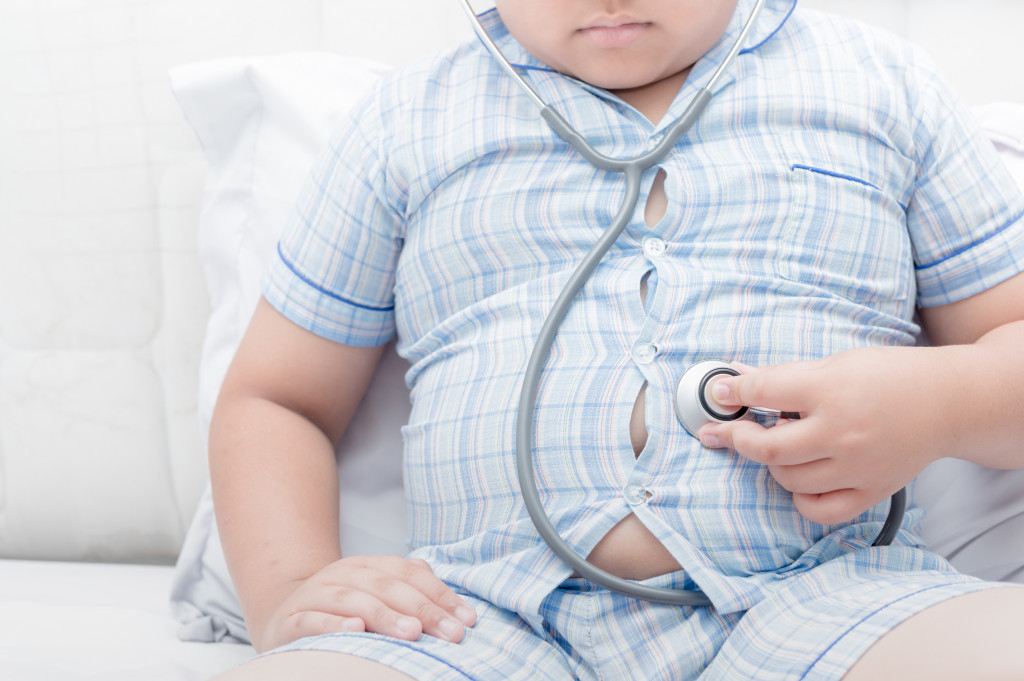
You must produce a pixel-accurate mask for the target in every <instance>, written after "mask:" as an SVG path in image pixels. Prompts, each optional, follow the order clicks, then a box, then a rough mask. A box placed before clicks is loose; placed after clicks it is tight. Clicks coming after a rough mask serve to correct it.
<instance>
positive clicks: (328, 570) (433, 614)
mask: <svg viewBox="0 0 1024 681" xmlns="http://www.w3.org/2000/svg"><path fill="white" fill-rule="evenodd" d="M475 623H476V612H475V611H474V610H473V609H472V608H470V607H469V606H468V605H466V603H465V602H464V601H463V600H462V599H461V598H460V597H459V596H458V595H456V594H455V592H454V591H452V590H451V589H449V588H448V586H447V585H445V584H444V582H442V581H441V580H440V579H438V578H437V577H435V576H434V573H433V572H432V571H431V570H430V566H429V565H427V563H426V562H425V561H422V560H406V559H404V558H397V557H394V556H354V557H351V558H342V559H341V560H338V561H335V562H333V563H331V564H330V565H327V566H326V567H324V568H323V569H322V570H320V571H319V572H317V573H316V574H314V575H313V576H312V577H309V578H308V579H306V580H304V581H301V582H297V583H294V584H293V585H292V590H291V591H290V592H289V593H288V595H287V596H286V597H285V598H284V600H282V601H281V603H280V604H279V605H278V606H277V608H276V609H275V610H274V611H273V613H272V614H271V616H270V618H269V620H268V621H267V622H266V623H265V624H264V626H263V631H262V634H263V635H262V636H260V637H259V640H260V649H261V650H269V649H271V648H276V647H278V646H280V645H284V644H285V643H289V642H291V641H295V640H298V639H300V638H303V637H305V636H316V635H320V634H326V633H332V632H340V631H368V632H375V633H378V634H385V635H387V636H393V637H395V638H401V639H405V640H409V641H414V640H416V639H417V638H419V636H420V634H427V635H429V636H435V637H437V638H440V639H444V640H446V641H451V642H453V643H457V642H459V641H461V640H462V636H463V634H464V632H465V627H471V626H473V625H474V624H475ZM254 640H255V637H254Z"/></svg>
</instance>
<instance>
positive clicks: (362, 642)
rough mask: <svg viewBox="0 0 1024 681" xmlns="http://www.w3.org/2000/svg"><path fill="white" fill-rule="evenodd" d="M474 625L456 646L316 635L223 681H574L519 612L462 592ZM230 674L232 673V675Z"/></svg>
mask: <svg viewBox="0 0 1024 681" xmlns="http://www.w3.org/2000/svg"><path fill="white" fill-rule="evenodd" d="M463 600H465V602H466V603H468V604H469V605H470V606H471V607H473V608H474V609H475V610H476V611H477V623H476V625H475V626H473V627H470V628H467V629H466V633H465V636H464V637H463V639H462V641H461V642H459V643H450V642H448V641H442V640H440V639H437V638H434V637H432V636H426V635H423V636H420V637H419V639H417V640H415V641H404V640H399V639H396V638H391V637H389V636H381V635H378V634H368V633H337V634H325V635H322V636H311V637H308V638H304V639H300V640H298V641H294V642H292V643H289V644H287V645H285V646H282V647H281V648H278V649H276V650H274V651H271V652H270V653H268V654H266V655H263V656H261V657H259V658H256V659H255V660H253V661H252V662H249V663H246V664H244V665H242V666H241V667H239V668H238V669H237V670H236V671H234V672H231V673H230V674H228V675H226V676H224V677H223V678H221V679H218V681H262V680H263V679H271V678H273V679H292V678H296V679H307V678H308V679H314V680H315V679H319V678H325V679H327V678H329V679H346V680H348V679H352V680H353V681H361V680H362V679H372V680H373V681H376V680H378V679H381V680H385V681H391V680H392V679H394V680H395V681H398V680H399V679H400V680H402V681H409V679H417V680H419V681H427V680H429V681H467V679H474V680H477V681H571V680H572V679H573V678H574V674H573V672H572V670H571V668H570V666H569V664H568V662H567V660H566V659H565V657H564V656H563V655H562V653H561V651H560V649H559V648H558V646H557V645H554V644H553V643H552V641H551V640H550V638H549V637H547V636H538V634H537V633H536V632H535V631H534V630H533V628H531V627H530V626H529V625H528V624H527V623H526V622H525V621H523V620H522V619H521V618H520V617H519V616H518V615H516V614H515V613H512V612H509V611H507V610H504V609H502V608H498V607H496V606H494V605H492V604H490V603H488V602H486V601H482V600H479V599H476V598H473V597H472V596H469V595H465V594H464V595H463ZM232 674H233V675H232Z"/></svg>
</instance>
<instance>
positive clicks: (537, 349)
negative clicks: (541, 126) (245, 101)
mask: <svg viewBox="0 0 1024 681" xmlns="http://www.w3.org/2000/svg"><path fill="white" fill-rule="evenodd" d="M765 2H766V0H757V2H756V4H755V5H754V8H753V9H752V10H751V12H750V16H749V17H748V18H747V21H746V23H745V24H744V25H743V28H742V29H741V30H740V34H739V36H738V37H737V38H736V41H735V43H734V44H733V46H732V48H731V49H730V51H729V53H728V54H727V55H726V57H725V59H724V60H723V61H722V63H721V64H720V65H719V67H718V69H717V70H716V71H715V73H714V74H713V75H712V77H711V79H710V80H709V81H708V83H707V84H706V85H705V86H704V87H702V88H701V89H700V90H699V91H698V92H697V94H696V95H694V98H693V100H692V101H691V102H690V104H689V105H688V106H687V107H686V110H685V111H684V112H683V114H682V116H680V117H679V119H678V120H677V121H676V122H675V123H673V124H672V125H671V126H670V127H669V129H668V130H667V131H666V133H665V136H664V138H663V139H662V140H661V141H660V142H659V143H658V144H657V145H655V147H654V148H653V149H651V150H650V151H648V152H646V153H644V154H641V155H640V156H637V157H635V158H631V159H617V158H612V157H609V156H606V155H605V154H602V153H600V152H598V151H597V150H596V149H594V147H593V146H591V145H590V143H589V142H587V140H586V139H585V138H584V137H583V136H582V135H580V134H579V133H578V132H577V131H576V130H575V129H573V127H572V126H571V125H569V123H568V122H567V121H566V120H565V118H563V117H562V116H561V114H559V113H558V111H556V110H555V109H554V108H553V107H552V106H551V105H549V104H547V103H545V102H544V100H543V99H541V97H540V96H539V95H538V94H537V93H536V91H534V89H533V88H532V87H531V86H530V84H529V83H527V82H526V80H525V79H524V78H523V77H522V76H521V75H520V74H519V73H518V71H517V70H516V68H515V67H514V66H513V65H512V64H511V63H509V61H508V59H506V58H505V55H504V54H502V52H501V50H500V49H499V48H498V46H497V45H496V44H495V42H494V41H493V40H492V39H491V37H490V35H488V33H487V31H486V30H485V29H484V28H483V26H482V25H481V24H480V21H479V19H478V18H477V16H476V13H475V12H474V11H473V8H472V6H471V4H470V2H469V0H461V4H462V6H463V9H464V10H465V12H466V15H467V16H468V18H469V20H470V23H471V24H472V26H473V30H474V31H475V32H476V34H477V36H478V37H479V38H480V40H481V42H482V43H483V45H484V47H485V48H486V49H487V50H488V51H489V52H490V53H491V55H492V56H493V57H494V58H495V59H496V60H497V62H498V64H499V65H500V66H501V68H502V69H503V70H504V71H505V72H506V73H507V74H508V75H509V76H510V77H511V78H512V79H513V81H515V82H516V84H517V85H518V86H519V87H520V88H521V89H522V91H523V92H524V93H525V94H526V95H527V96H528V97H530V99H531V100H533V102H534V103H535V104H536V105H537V106H538V108H539V109H540V115H541V117H542V118H543V119H544V121H545V122H546V123H547V124H548V125H549V126H550V127H551V129H552V130H553V131H554V132H555V133H556V134H557V135H558V136H559V137H561V138H562V139H563V140H564V141H566V142H567V143H569V144H570V145H571V146H572V147H573V148H574V149H576V151H577V152H579V154H580V155H581V156H583V157H584V158H585V159H586V160H587V161H588V162H589V163H591V164H592V165H594V166H595V167H597V168H599V169H602V170H608V171H611V172H619V173H622V174H623V175H624V177H625V184H626V187H625V191H624V195H623V199H622V205H621V206H620V208H619V211H618V213H617V214H616V215H615V218H614V219H613V220H612V223H611V224H610V225H609V226H608V227H607V228H606V229H605V231H604V233H602V235H601V236H600V238H599V239H598V241H597V242H596V243H595V244H594V246H593V247H592V248H591V249H590V251H589V252H588V253H587V254H586V255H585V256H584V257H583V260H582V261H581V262H580V264H579V265H578V266H577V268H576V270H575V271H573V273H572V274H571V275H570V277H569V280H568V281H567V282H566V284H565V287H564V288H563V289H562V291H561V293H559V295H558V297H557V299H556V300H555V303H554V305H553V306H552V308H551V311H550V312H549V313H548V316H547V318H546V319H545V320H544V323H543V325H542V326H541V330H540V333H539V335H538V338H537V341H536V343H535V344H534V347H533V351H532V353H531V355H530V358H529V361H528V363H527V368H526V373H525V375H524V378H523V387H522V392H521V393H520V398H519V408H518V413H517V416H516V472H517V475H518V478H519V485H520V488H521V491H522V495H523V503H524V505H525V506H526V510H527V513H528V514H529V516H530V519H531V520H532V521H533V524H534V526H535V527H536V528H537V532H538V533H539V534H540V536H541V538H542V539H543V540H544V541H545V542H546V543H547V544H548V546H549V547H550V548H551V550H552V551H553V552H554V553H555V555H557V556H558V557H559V558H560V559H561V560H562V561H563V562H564V563H565V564H566V565H568V566H569V567H570V568H572V569H573V570H574V571H575V572H576V573H577V574H579V575H580V576H581V577H583V578H585V579H587V580H589V581H591V582H593V583H594V584H597V585H599V586H603V587H605V588H607V589H611V590H612V591H617V592H619V593H623V594H626V595H628V596H632V597H634V598H639V599H642V600H647V601H654V602H658V603H668V604H674V605H683V606H691V607H696V606H708V605H711V600H710V599H709V598H708V597H707V595H706V594H704V592H702V591H687V590H683V589H668V588H661V587H651V586H647V585H644V584H640V583H638V582H634V581H631V580H627V579H623V578H621V577H618V576H617V575H614V574H612V573H610V572H607V571H606V570H602V569H601V568H599V567H597V566H596V565H593V564H591V563H590V562H589V561H587V560H586V558H584V557H583V556H582V555H580V554H579V553H577V552H576V551H575V550H574V549H573V548H572V547H571V546H569V545H568V544H567V543H566V542H565V540H563V539H562V537H561V535H560V534H559V533H558V531H557V530H556V529H555V527H554V525H553V524H552V523H551V520H550V519H549V518H548V516H547V512H546V511H545V510H544V506H543V504H542V503H541V500H540V495H539V493H538V490H537V483H536V480H535V477H534V470H533V467H534V464H533V421H534V412H535V410H536V407H537V393H538V389H539V387H540V379H541V374H542V373H543V370H544V364H545V362H546V361H547V357H548V354H549V352H550V350H551V346H552V344H553V343H554V338H555V334H556V333H557V331H558V328H559V326H561V323H562V321H563V320H564V319H565V316H566V314H567V313H568V310H569V307H570V306H571V304H572V301H573V300H574V299H575V298H576V295H577V294H578V293H579V292H580V290H581V289H582V288H583V286H584V284H585V283H586V281H587V279H589V278H590V275H591V274H592V273H593V271H594V270H595V269H596V268H597V265H598V263H599V262H600V261H601V259H602V258H603V257H604V256H605V254H606V253H607V252H608V250H609V249H610V248H611V246H612V244H614V243H615V241H616V240H617V239H618V237H619V235H620V234H621V233H622V231H623V230H624V229H625V227H626V225H627V224H628V223H629V221H630V218H631V216H632V215H633V212H634V210H635V209H636V204H637V201H638V200H639V197H640V182H641V177H642V175H643V173H644V171H646V170H648V169H650V168H653V167H654V166H655V165H657V164H658V163H659V162H661V161H662V160H663V159H664V158H665V157H666V156H667V155H668V153H669V152H670V151H671V149H672V147H674V146H675V144H676V142H677V141H678V140H679V138H680V137H682V136H683V135H684V134H686V132H687V131H688V130H690V128H692V127H693V125H694V123H696V121H697V119H698V118H699V117H700V114H701V113H702V112H703V111H704V108H705V107H706V106H707V104H708V102H709V101H710V99H711V92H712V90H713V89H714V88H715V85H716V83H717V82H718V80H719V79H720V78H721V76H722V75H723V74H724V73H725V71H726V69H727V68H728V67H729V66H730V65H731V64H732V63H733V61H734V60H735V58H736V55H737V54H739V51H740V48H741V47H742V45H743V44H744V42H745V41H746V38H747V36H748V35H749V34H750V31H751V30H752V29H753V27H754V24H755V23H756V20H757V17H758V15H759V14H760V13H761V10H762V8H763V7H764V5H765ZM893 500H894V504H895V501H896V497H893ZM901 517H902V514H901ZM890 520H892V514H891V513H890ZM886 525H887V526H888V525H889V521H887V522H886ZM898 529H899V524H898V523H897V524H896V526H895V528H894V529H893V530H892V531H891V534H892V535H895V532H896V531H898ZM883 533H885V529H884V528H883ZM890 540H891V538H890Z"/></svg>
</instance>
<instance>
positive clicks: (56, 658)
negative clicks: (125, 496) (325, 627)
mask: <svg viewBox="0 0 1024 681" xmlns="http://www.w3.org/2000/svg"><path fill="white" fill-rule="evenodd" d="M172 575H173V568H171V567H169V566H148V565H112V564H95V563H57V562H36V561H17V560H0V679H3V681H54V680H55V679H60V680H61V681H73V680H77V679H102V680H103V681H128V680H131V681H193V680H194V681H200V680H201V679H208V678H210V677H211V676H214V675H216V674H219V673H221V672H223V671H225V670H227V669H230V668H232V667H235V666H237V665H239V664H241V663H242V662H244V661H245V660H247V659H249V658H251V657H252V656H253V654H254V652H253V649H252V647H251V646H247V645H241V644H237V643H185V642H183V641H179V640H178V637H177V630H178V627H179V626H180V625H179V624H178V622H176V621H175V620H174V618H173V617H172V616H171V613H170V610H169V608H168V605H167V594H168V593H169V592H170V583H171V578H172Z"/></svg>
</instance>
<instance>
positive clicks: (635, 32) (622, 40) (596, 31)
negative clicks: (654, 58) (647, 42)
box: [580, 24, 648, 47]
mask: <svg viewBox="0 0 1024 681" xmlns="http://www.w3.org/2000/svg"><path fill="white" fill-rule="evenodd" d="M647 26H648V24H622V25H621V26H592V27H590V28H584V29H581V30H580V33H581V34H583V35H584V36H585V37H586V38H587V39H588V40H590V41H591V42H593V43H594V44H595V45H597V46H598V47H625V46H626V45H629V44H630V43H632V42H634V41H636V40H637V39H639V38H640V36H641V35H642V34H643V32H644V31H645V30H646V29H647Z"/></svg>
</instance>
